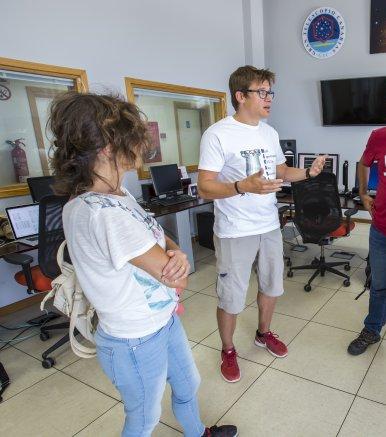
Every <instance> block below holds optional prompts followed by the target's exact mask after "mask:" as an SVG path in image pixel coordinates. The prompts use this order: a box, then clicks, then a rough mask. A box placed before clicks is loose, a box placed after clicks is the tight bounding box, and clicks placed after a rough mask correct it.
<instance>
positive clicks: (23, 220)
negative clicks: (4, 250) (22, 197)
mask: <svg viewBox="0 0 386 437" xmlns="http://www.w3.org/2000/svg"><path fill="white" fill-rule="evenodd" d="M5 211H6V213H7V216H8V221H9V223H10V225H11V228H12V231H13V235H14V236H15V239H16V240H18V239H20V238H25V237H31V236H33V235H36V234H38V232H39V205H38V204H37V203H31V204H29V205H19V206H12V207H9V208H5Z"/></svg>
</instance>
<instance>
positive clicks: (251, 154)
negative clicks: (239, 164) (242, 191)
mask: <svg viewBox="0 0 386 437" xmlns="http://www.w3.org/2000/svg"><path fill="white" fill-rule="evenodd" d="M240 155H241V156H242V157H243V158H244V159H245V173H246V175H247V176H250V175H251V174H254V173H257V172H259V171H260V169H263V177H264V178H266V179H275V178H276V155H275V154H269V150H268V149H263V148H260V149H249V150H242V151H241V152H240Z"/></svg>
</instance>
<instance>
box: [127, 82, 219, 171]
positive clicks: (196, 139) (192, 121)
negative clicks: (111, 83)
mask: <svg viewBox="0 0 386 437" xmlns="http://www.w3.org/2000/svg"><path fill="white" fill-rule="evenodd" d="M134 97H135V102H136V104H137V105H138V106H139V108H140V109H141V111H142V112H143V113H144V114H145V115H146V117H147V119H148V122H149V127H150V130H151V133H152V136H153V142H154V145H155V150H154V151H153V153H151V155H150V156H148V157H147V159H145V162H144V166H143V167H144V168H143V169H144V170H145V171H147V170H148V168H149V166H151V165H160V164H172V163H177V164H178V165H184V166H186V167H189V168H191V169H192V168H193V167H195V166H197V165H198V161H199V153H200V140H201V136H202V134H203V133H204V131H205V130H206V129H207V128H208V127H209V126H210V125H211V124H213V123H215V122H216V121H217V120H218V119H220V118H221V117H223V116H224V115H225V114H223V111H222V109H221V108H220V107H221V104H222V101H221V99H220V98H216V97H206V96H200V95H189V94H182V93H178V92H176V93H173V92H166V91H157V90H151V89H150V90H149V89H143V88H135V87H134Z"/></svg>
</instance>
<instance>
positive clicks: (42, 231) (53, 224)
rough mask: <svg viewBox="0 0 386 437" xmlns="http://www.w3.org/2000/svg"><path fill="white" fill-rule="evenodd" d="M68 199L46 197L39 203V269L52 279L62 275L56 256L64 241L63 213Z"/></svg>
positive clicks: (65, 197)
mask: <svg viewBox="0 0 386 437" xmlns="http://www.w3.org/2000/svg"><path fill="white" fill-rule="evenodd" d="M68 199H69V198H68V197H67V196H55V195H50V196H44V197H43V198H42V199H41V200H40V203H39V250H38V259H39V267H40V269H41V271H42V273H43V274H44V275H45V276H47V277H48V278H51V279H53V278H55V277H57V276H58V275H59V274H60V269H59V266H58V263H57V262H56V254H57V251H58V248H59V246H60V244H61V242H62V241H63V240H64V231H63V222H62V212H63V207H64V205H65V204H66V203H67V202H68ZM65 258H66V253H65ZM67 260H69V257H68V254H67Z"/></svg>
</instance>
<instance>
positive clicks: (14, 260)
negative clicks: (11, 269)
mask: <svg viewBox="0 0 386 437" xmlns="http://www.w3.org/2000/svg"><path fill="white" fill-rule="evenodd" d="M3 259H4V261H6V262H7V263H9V264H14V265H17V266H27V265H29V264H31V263H32V261H33V258H32V256H31V255H25V254H24V253H11V254H9V255H4V256H3Z"/></svg>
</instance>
